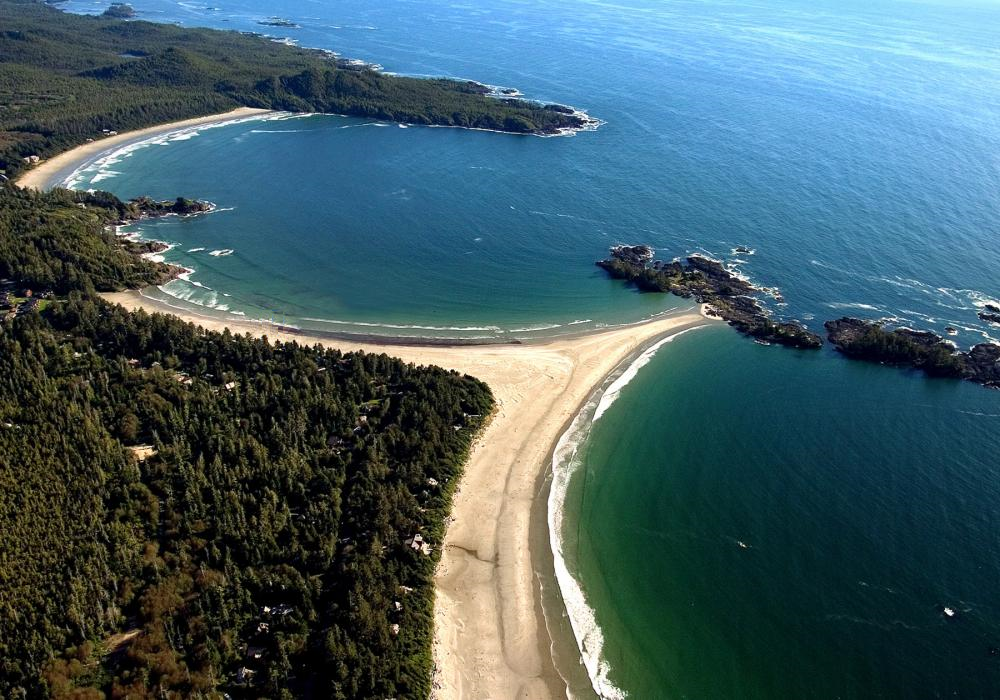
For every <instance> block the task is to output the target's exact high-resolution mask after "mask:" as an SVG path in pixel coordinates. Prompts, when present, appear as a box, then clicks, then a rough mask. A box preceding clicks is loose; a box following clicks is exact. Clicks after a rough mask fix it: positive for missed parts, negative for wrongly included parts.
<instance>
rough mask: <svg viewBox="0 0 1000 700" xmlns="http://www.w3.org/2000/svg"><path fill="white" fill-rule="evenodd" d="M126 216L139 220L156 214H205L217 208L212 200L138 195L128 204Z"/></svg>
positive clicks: (128, 218) (129, 218)
mask: <svg viewBox="0 0 1000 700" xmlns="http://www.w3.org/2000/svg"><path fill="white" fill-rule="evenodd" d="M126 207H127V208H126V211H125V215H126V216H125V218H126V219H127V220H133V221H134V220H137V219H143V218H149V217H156V216H168V215H170V214H176V215H177V216H190V215H192V214H205V213H207V212H210V211H212V209H214V208H215V205H213V204H212V203H211V202H202V201H200V200H197V199H187V198H185V197H178V198H177V199H174V200H170V199H168V200H164V201H157V200H155V199H153V198H152V197H136V198H135V199H133V200H130V201H129V202H128V204H127V205H126Z"/></svg>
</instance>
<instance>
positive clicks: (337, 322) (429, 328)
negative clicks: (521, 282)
mask: <svg viewBox="0 0 1000 700" xmlns="http://www.w3.org/2000/svg"><path fill="white" fill-rule="evenodd" d="M302 320H303V321H313V322H315V323H332V324H335V325H338V326H364V327H366V328H392V329H394V330H421V331H494V332H496V333H500V332H501V331H502V329H501V328H499V327H497V326H416V325H401V324H399V325H397V324H394V323H372V322H370V321H341V320H339V319H335V318H310V317H308V316H306V317H304V318H303V319H302Z"/></svg>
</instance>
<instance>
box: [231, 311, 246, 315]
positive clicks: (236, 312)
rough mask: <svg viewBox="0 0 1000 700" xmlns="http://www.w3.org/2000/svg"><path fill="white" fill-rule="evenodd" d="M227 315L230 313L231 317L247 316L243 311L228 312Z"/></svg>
mask: <svg viewBox="0 0 1000 700" xmlns="http://www.w3.org/2000/svg"><path fill="white" fill-rule="evenodd" d="M229 313H231V314H232V315H233V316H246V315H247V314H246V312H245V311H230V312H229Z"/></svg>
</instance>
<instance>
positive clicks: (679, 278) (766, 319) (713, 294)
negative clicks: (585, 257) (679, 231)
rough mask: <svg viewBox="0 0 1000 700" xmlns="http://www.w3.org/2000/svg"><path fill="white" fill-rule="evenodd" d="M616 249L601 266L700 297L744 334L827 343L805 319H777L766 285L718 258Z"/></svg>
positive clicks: (808, 344) (648, 285)
mask: <svg viewBox="0 0 1000 700" xmlns="http://www.w3.org/2000/svg"><path fill="white" fill-rule="evenodd" d="M610 252H611V256H610V257H609V258H607V259H605V260H599V261H597V265H598V267H601V268H603V269H604V270H606V271H607V272H608V274H610V275H611V276H612V277H614V278H616V279H623V280H627V281H629V282H631V283H632V284H634V285H635V286H636V287H638V288H639V289H640V290H642V291H644V292H669V293H671V294H675V295H677V296H679V297H684V298H686V299H687V298H694V299H695V300H697V301H698V302H699V303H703V304H708V306H709V307H710V312H711V313H712V314H714V315H716V316H718V317H719V318H722V319H723V320H725V321H726V322H727V323H728V324H729V325H730V326H732V327H733V328H735V329H736V330H738V331H739V332H740V333H743V334H744V335H748V336H750V337H752V338H755V339H757V340H760V341H763V342H768V343H776V344H778V345H786V346H788V347H793V348H802V349H810V350H812V349H816V348H819V347H821V346H822V345H823V339H822V338H821V337H820V336H818V335H817V334H815V333H813V332H811V331H810V330H809V329H807V328H806V327H805V326H803V325H801V324H799V323H795V322H793V321H773V320H772V319H771V318H770V316H769V315H768V313H767V311H766V310H765V309H764V307H763V306H762V305H761V303H760V301H759V299H757V298H756V296H755V295H757V294H760V293H761V292H762V291H763V290H761V289H759V288H757V287H755V286H754V285H753V284H751V283H750V282H748V281H747V280H745V279H743V278H742V277H739V276H737V275H735V274H733V273H732V272H730V271H729V270H727V269H726V268H725V267H724V266H723V265H722V263H720V262H718V261H716V260H710V259H708V258H705V257H702V256H700V255H691V256H688V257H687V258H686V259H685V260H684V262H681V261H679V260H674V261H671V262H663V261H661V260H655V261H654V260H653V249H652V248H650V247H649V246H646V245H634V246H628V245H621V246H614V247H613V248H611V251H610Z"/></svg>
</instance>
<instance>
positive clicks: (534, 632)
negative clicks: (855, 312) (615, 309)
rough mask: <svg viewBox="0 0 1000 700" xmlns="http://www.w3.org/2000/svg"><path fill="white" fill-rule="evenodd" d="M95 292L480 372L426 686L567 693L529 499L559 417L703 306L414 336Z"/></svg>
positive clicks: (270, 332) (491, 692) (463, 692)
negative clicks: (547, 330) (381, 339)
mask: <svg viewBox="0 0 1000 700" xmlns="http://www.w3.org/2000/svg"><path fill="white" fill-rule="evenodd" d="M104 297H105V298H106V299H108V300H109V301H112V302H115V303H119V304H122V305H123V306H125V307H126V308H130V309H139V308H142V309H145V310H146V311H149V312H156V311H160V312H167V313H172V314H174V315H177V316H180V317H181V318H183V319H185V320H187V321H192V322H194V323H197V324H199V325H201V326H203V327H205V328H209V329H212V330H223V329H224V328H229V329H230V330H231V331H233V332H237V333H250V334H252V335H256V336H259V335H264V334H266V335H267V336H268V337H269V338H271V339H274V340H282V341H291V340H294V341H296V342H299V343H307V344H312V343H320V344H321V345H324V346H327V347H335V348H339V349H341V350H344V351H352V350H363V351H366V352H375V353H383V352H384V353H388V354H391V355H395V356H397V357H400V358H402V359H403V360H406V361H408V362H414V363H416V364H433V365H439V366H441V367H445V368H448V369H454V370H457V371H459V372H463V373H466V374H470V375H472V376H475V377H478V378H479V379H482V380H483V381H485V382H486V383H487V384H489V385H490V388H491V389H492V390H493V394H494V396H495V397H496V399H497V413H496V415H495V416H494V418H493V420H492V422H491V423H490V424H489V426H487V428H486V429H485V430H484V432H483V434H482V435H481V436H480V438H479V440H478V441H477V443H476V445H475V447H474V448H473V451H472V455H471V457H470V459H469V463H468V464H467V465H466V469H465V473H464V475H463V476H462V480H461V483H460V485H459V489H458V492H457V494H456V496H455V502H454V506H453V510H452V516H453V522H452V524H451V526H450V527H449V529H448V534H447V536H446V538H445V542H444V551H443V554H442V559H441V563H440V566H439V567H438V571H437V574H436V579H435V585H436V604H435V613H434V658H435V663H436V666H437V670H436V674H435V686H436V691H435V697H437V698H441V699H442V700H446V699H451V698H515V697H518V698H540V699H544V698H555V697H564V696H565V689H564V686H563V684H562V681H561V679H560V678H559V676H558V674H557V673H556V670H555V667H554V665H553V662H552V658H551V653H550V646H551V640H550V639H549V636H548V632H547V631H546V628H545V621H544V619H542V617H541V615H540V610H541V605H540V603H539V600H540V591H539V588H538V583H537V582H536V578H535V575H534V571H533V566H532V552H531V550H530V547H529V545H530V541H529V532H530V521H531V514H532V506H533V505H535V498H536V495H537V493H538V489H537V486H538V484H539V480H540V478H541V477H542V476H543V475H544V474H545V470H546V469H547V468H548V459H547V458H548V455H549V454H550V452H551V449H552V446H553V445H554V444H555V442H556V440H558V439H559V436H560V434H561V433H562V430H563V429H564V427H565V425H566V424H567V421H569V420H570V419H571V418H572V417H573V416H574V415H575V414H576V413H577V411H578V410H579V407H580V406H581V405H582V404H583V402H584V401H585V400H586V399H587V398H588V397H589V396H590V394H591V393H592V392H593V391H594V389H595V388H596V387H597V386H599V385H600V384H601V383H602V382H603V381H604V379H605V377H607V375H608V374H609V373H611V372H612V371H613V370H614V369H615V368H616V367H617V366H618V365H619V364H620V363H621V362H622V361H624V360H625V359H626V358H628V357H629V356H630V355H631V354H632V353H634V352H635V351H636V350H638V349H639V348H641V347H644V346H646V345H649V344H651V343H653V342H655V341H656V340H657V339H659V338H661V337H663V336H665V335H667V334H670V333H674V332H676V331H678V330H682V329H684V328H688V327H692V326H695V325H703V324H704V323H706V320H705V318H704V317H703V316H701V315H700V314H699V313H697V311H691V312H687V313H682V314H678V315H674V316H665V317H660V318H657V319H654V320H651V321H648V322H645V323H641V324H636V325H633V326H627V327H623V328H615V329H611V330H605V331H600V332H594V333H590V334H587V335H580V336H576V337H572V338H560V339H554V340H550V341H542V342H538V343H531V344H524V345H477V346H456V347H441V346H431V347H412V346H405V345H391V346H388V345H378V344H375V343H357V342H351V341H348V340H338V339H331V338H319V337H312V336H309V335H308V334H294V335H293V334H289V333H285V332H281V331H279V330H277V329H276V328H274V327H268V326H262V325H261V324H260V323H253V322H249V321H239V320H232V321H230V320H222V319H218V318H214V317H210V316H199V315H197V314H195V313H184V312H179V310H177V309H174V308H171V307H167V306H165V305H162V304H160V303H158V302H156V301H154V300H152V299H148V298H146V297H143V296H142V295H141V294H139V293H137V292H121V293H117V294H105V295H104ZM543 512H544V511H543Z"/></svg>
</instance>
